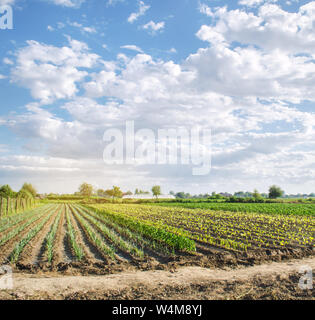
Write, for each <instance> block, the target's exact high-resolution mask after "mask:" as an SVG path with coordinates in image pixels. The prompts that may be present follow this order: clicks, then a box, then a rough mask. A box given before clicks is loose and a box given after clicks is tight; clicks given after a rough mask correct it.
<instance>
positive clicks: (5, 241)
mask: <svg viewBox="0 0 315 320" xmlns="http://www.w3.org/2000/svg"><path fill="white" fill-rule="evenodd" d="M314 243H315V219H314V217H312V216H310V215H304V216H303V215H294V216H293V215H287V216H286V215H281V214H280V215H270V214H257V213H246V214H245V213H239V212H226V211H213V210H207V209H198V208H197V209H189V208H179V207H164V206H154V205H151V206H149V205H137V204H95V205H90V206H83V205H80V204H76V203H67V204H64V203H50V204H46V205H42V206H40V207H37V208H35V209H32V210H29V211H27V212H24V213H21V214H16V215H13V216H9V217H5V218H3V219H1V220H0V263H1V264H5V263H10V264H11V265H12V266H13V267H14V268H15V270H17V271H23V272H25V271H30V272H37V271H39V270H40V271H47V272H48V271H56V272H64V273H71V274H77V273H78V274H88V273H91V274H109V273H113V272H120V271H124V270H150V269H152V270H170V269H171V270H173V269H174V268H176V267H178V266H202V267H212V266H214V267H221V266H226V265H229V266H233V265H234V266H237V265H253V264H256V263H257V264H259V263H261V262H263V261H266V260H267V261H269V260H273V261H281V260H284V259H290V258H301V257H306V256H310V255H313V254H314V249H313V247H314Z"/></svg>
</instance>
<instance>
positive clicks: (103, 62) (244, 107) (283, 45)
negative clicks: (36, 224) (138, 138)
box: [0, 0, 315, 193]
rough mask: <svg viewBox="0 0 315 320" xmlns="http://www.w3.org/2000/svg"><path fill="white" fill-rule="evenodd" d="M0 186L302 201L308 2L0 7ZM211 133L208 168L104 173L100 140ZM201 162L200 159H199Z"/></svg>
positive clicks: (309, 172)
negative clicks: (7, 15) (278, 194)
mask: <svg viewBox="0 0 315 320" xmlns="http://www.w3.org/2000/svg"><path fill="white" fill-rule="evenodd" d="M0 5H10V6H11V7H12V9H13V30H1V29H0V38H1V42H0V61H1V64H0V97H1V108H0V184H5V183H9V184H11V185H12V186H13V187H14V188H15V189H18V188H19V187H20V186H21V184H22V183H23V182H24V181H29V182H32V183H34V184H35V185H36V187H37V188H38V190H39V191H40V192H74V191H76V189H77V188H78V185H79V184H80V183H81V182H82V181H87V182H89V183H91V184H93V185H94V186H95V187H101V188H108V187H111V186H112V185H114V184H115V185H116V184H117V185H120V186H121V187H122V188H123V189H124V190H127V189H130V190H134V189H135V188H141V189H150V188H151V186H152V185H154V184H160V185H161V186H162V189H163V191H164V192H165V193H167V192H168V191H170V190H175V191H187V192H191V193H204V192H209V193H210V192H212V191H217V192H220V191H229V192H235V191H239V190H249V191H252V190H253V189H254V188H257V189H259V190H260V191H261V192H266V191H267V189H268V186H270V185H271V184H279V185H280V186H281V187H282V188H283V189H285V190H286V191H287V193H298V192H301V193H304V192H305V193H311V192H315V189H314V178H315V164H314V163H315V161H314V160H315V152H314V150H315V148H314V146H315V139H314V123H315V115H314V101H315V91H314V84H315V63H314V59H315V36H314V35H315V32H314V31H315V30H314V29H315V2H314V1H298V0H294V1H293V0H292V1H277V0H269V1H268V0H239V1H219V0H200V1H199V0H198V1H197V0H172V1H169V0H159V1H149V0H143V1H135V0H132V1H131V0H120V1H119V0H117V1H114V0H112V1H110V0H89V1H87V0H86V1H84V0H81V1H79V0H78V1H77V0H28V1H26V0H0ZM130 120H132V121H135V126H136V127H137V128H139V129H141V128H148V129H152V130H155V131H156V132H157V130H158V129H163V128H170V127H172V128H182V127H185V128H193V127H198V128H201V129H207V130H211V131H212V138H211V144H212V148H211V155H212V170H211V172H210V174H208V175H205V176H193V175H192V170H191V169H192V167H191V166H190V165H186V166H185V165H166V166H162V165H146V166H139V165H138V166H132V165H114V166H113V165H112V166H109V165H106V164H105V163H104V161H103V159H102V151H103V149H104V142H103V141H102V138H103V133H104V131H105V130H106V129H108V128H111V127H113V128H121V129H122V128H123V126H124V123H125V121H130ZM209 152H210V150H209Z"/></svg>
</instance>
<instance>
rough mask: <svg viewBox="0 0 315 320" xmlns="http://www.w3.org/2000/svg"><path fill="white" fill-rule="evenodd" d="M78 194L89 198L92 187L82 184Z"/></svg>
mask: <svg viewBox="0 0 315 320" xmlns="http://www.w3.org/2000/svg"><path fill="white" fill-rule="evenodd" d="M79 192H80V194H81V195H82V196H83V197H87V198H90V197H91V196H92V194H93V186H92V185H90V184H88V183H86V182H84V183H82V184H81V185H80V187H79Z"/></svg>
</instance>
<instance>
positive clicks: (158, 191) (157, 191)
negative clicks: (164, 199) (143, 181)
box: [152, 186, 162, 198]
mask: <svg viewBox="0 0 315 320" xmlns="http://www.w3.org/2000/svg"><path fill="white" fill-rule="evenodd" d="M152 193H153V195H154V196H155V197H156V198H158V196H160V195H161V194H162V192H161V187H160V186H153V187H152Z"/></svg>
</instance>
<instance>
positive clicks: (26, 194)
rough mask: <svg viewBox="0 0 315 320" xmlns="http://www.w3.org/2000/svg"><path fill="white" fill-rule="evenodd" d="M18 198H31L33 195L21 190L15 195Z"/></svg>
mask: <svg viewBox="0 0 315 320" xmlns="http://www.w3.org/2000/svg"><path fill="white" fill-rule="evenodd" d="M17 196H18V198H24V199H26V198H33V195H32V194H31V193H29V192H28V191H27V190H26V189H21V190H20V191H19V192H18V193H17Z"/></svg>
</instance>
